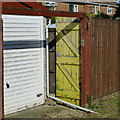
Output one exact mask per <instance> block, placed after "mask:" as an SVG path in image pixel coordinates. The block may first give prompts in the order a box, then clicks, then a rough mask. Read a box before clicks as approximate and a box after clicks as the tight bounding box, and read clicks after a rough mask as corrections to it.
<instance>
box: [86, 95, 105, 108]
mask: <svg viewBox="0 0 120 120" xmlns="http://www.w3.org/2000/svg"><path fill="white" fill-rule="evenodd" d="M88 108H89V109H93V110H94V109H97V108H104V102H103V101H102V100H101V99H99V101H98V102H95V98H94V97H93V96H92V97H90V98H89V102H88Z"/></svg>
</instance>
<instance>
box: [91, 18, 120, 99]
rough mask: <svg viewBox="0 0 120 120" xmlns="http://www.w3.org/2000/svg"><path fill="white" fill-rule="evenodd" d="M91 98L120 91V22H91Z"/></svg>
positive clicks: (92, 20) (93, 19)
mask: <svg viewBox="0 0 120 120" xmlns="http://www.w3.org/2000/svg"><path fill="white" fill-rule="evenodd" d="M89 30H90V32H89V46H90V96H93V97H95V98H97V97H101V96H104V95H107V94H111V93H113V92H116V91H118V88H119V87H118V86H119V76H120V70H118V69H119V66H120V59H119V55H120V37H119V36H120V21H118V20H111V19H98V18H92V19H91V20H90V29H89Z"/></svg>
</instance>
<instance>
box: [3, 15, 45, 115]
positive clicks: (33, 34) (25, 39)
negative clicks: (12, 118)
mask: <svg viewBox="0 0 120 120" xmlns="http://www.w3.org/2000/svg"><path fill="white" fill-rule="evenodd" d="M2 18H3V39H4V90H5V93H4V98H5V100H4V104H5V105H4V106H5V110H4V112H5V114H9V113H12V112H16V111H20V110H22V109H26V108H29V107H32V106H36V105H39V104H42V103H43V102H44V82H43V69H42V68H43V48H42V46H43V45H41V44H42V43H43V38H42V37H43V35H42V34H43V17H38V16H17V15H3V16H2ZM38 95H40V97H38Z"/></svg>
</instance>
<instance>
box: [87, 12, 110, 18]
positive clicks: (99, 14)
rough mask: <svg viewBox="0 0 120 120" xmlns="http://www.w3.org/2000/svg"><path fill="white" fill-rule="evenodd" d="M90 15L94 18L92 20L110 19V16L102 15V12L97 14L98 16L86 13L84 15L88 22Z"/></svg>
mask: <svg viewBox="0 0 120 120" xmlns="http://www.w3.org/2000/svg"><path fill="white" fill-rule="evenodd" d="M91 15H92V17H94V18H110V16H109V15H107V14H105V13H103V12H101V13H100V12H99V13H98V14H93V13H88V14H87V15H86V17H87V19H88V20H90V16H91Z"/></svg>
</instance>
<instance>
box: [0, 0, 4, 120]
mask: <svg viewBox="0 0 120 120" xmlns="http://www.w3.org/2000/svg"><path fill="white" fill-rule="evenodd" d="M2 26H3V22H2V2H0V120H1V119H2V118H4V92H3V90H4V88H3V84H4V82H3V27H2Z"/></svg>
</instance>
